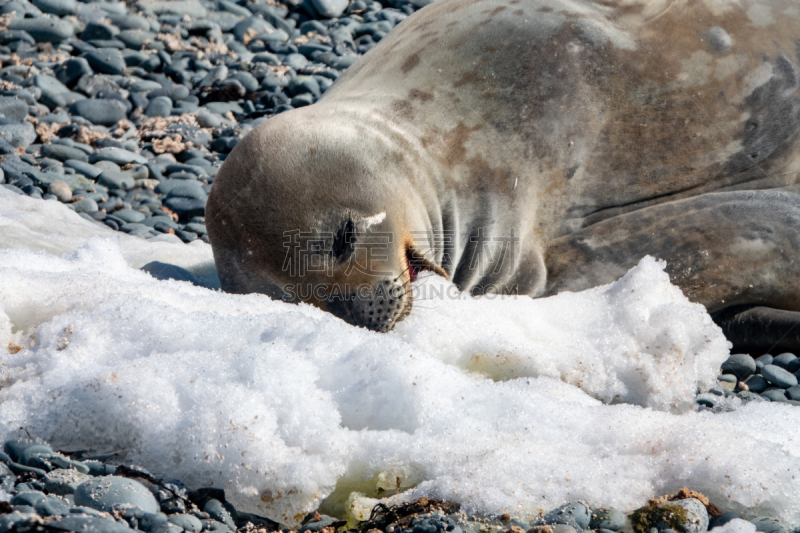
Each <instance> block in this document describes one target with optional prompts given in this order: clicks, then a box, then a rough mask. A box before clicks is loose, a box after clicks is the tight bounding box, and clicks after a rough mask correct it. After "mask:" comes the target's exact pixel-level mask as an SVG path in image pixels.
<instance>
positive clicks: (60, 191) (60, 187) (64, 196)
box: [47, 180, 72, 203]
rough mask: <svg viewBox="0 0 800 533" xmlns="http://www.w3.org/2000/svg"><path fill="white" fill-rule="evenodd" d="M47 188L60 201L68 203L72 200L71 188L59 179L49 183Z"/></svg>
mask: <svg viewBox="0 0 800 533" xmlns="http://www.w3.org/2000/svg"><path fill="white" fill-rule="evenodd" d="M47 189H48V191H49V192H50V194H52V195H53V196H55V197H56V198H57V199H58V201H60V202H64V203H68V202H70V201H71V200H72V188H70V186H69V185H67V184H66V183H65V182H63V181H61V180H56V181H54V182H52V183H50V185H49V186H48V187H47Z"/></svg>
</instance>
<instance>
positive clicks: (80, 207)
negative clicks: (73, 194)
mask: <svg viewBox="0 0 800 533" xmlns="http://www.w3.org/2000/svg"><path fill="white" fill-rule="evenodd" d="M70 206H72V209H74V210H75V212H76V213H91V212H92V211H97V210H98V207H97V202H95V201H94V200H92V199H91V198H81V199H80V200H77V201H75V202H72V203H71V204H70Z"/></svg>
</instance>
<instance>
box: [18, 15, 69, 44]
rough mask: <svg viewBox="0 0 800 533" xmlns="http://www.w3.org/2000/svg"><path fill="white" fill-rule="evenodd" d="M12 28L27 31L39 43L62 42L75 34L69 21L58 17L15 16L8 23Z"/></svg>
mask: <svg viewBox="0 0 800 533" xmlns="http://www.w3.org/2000/svg"><path fill="white" fill-rule="evenodd" d="M8 28H9V29H11V30H22V31H25V32H27V33H28V34H29V35H30V36H31V37H33V38H34V39H35V40H36V42H38V43H60V42H62V41H66V40H67V39H69V38H70V37H72V36H73V35H74V34H75V30H74V28H73V26H72V24H70V23H69V22H67V21H66V20H62V19H58V18H48V17H37V18H15V19H13V20H12V21H11V23H10V24H9V25H8Z"/></svg>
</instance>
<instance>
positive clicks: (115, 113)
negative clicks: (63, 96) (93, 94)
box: [71, 98, 126, 126]
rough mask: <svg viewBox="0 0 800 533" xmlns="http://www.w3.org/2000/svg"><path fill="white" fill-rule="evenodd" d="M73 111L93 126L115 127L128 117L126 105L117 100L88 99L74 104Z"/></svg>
mask: <svg viewBox="0 0 800 533" xmlns="http://www.w3.org/2000/svg"><path fill="white" fill-rule="evenodd" d="M71 111H72V112H73V113H74V114H76V115H79V116H81V117H83V118H85V119H86V120H88V121H89V122H91V123H92V124H98V125H100V126H113V125H115V124H116V123H117V122H119V121H120V120H122V119H123V118H125V115H126V108H125V105H124V104H122V103H121V102H119V101H117V100H106V99H103V98H87V99H85V100H78V101H77V102H75V103H74V104H72V109H71Z"/></svg>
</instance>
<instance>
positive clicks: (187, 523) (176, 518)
mask: <svg viewBox="0 0 800 533" xmlns="http://www.w3.org/2000/svg"><path fill="white" fill-rule="evenodd" d="M143 268H144V267H143ZM159 279H160V278H159ZM169 522H170V524H175V525H176V526H178V527H182V528H183V529H184V531H188V532H190V533H199V532H200V531H201V530H202V529H203V523H202V522H200V519H199V518H197V517H195V516H192V515H190V514H175V515H172V516H170V517H169Z"/></svg>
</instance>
